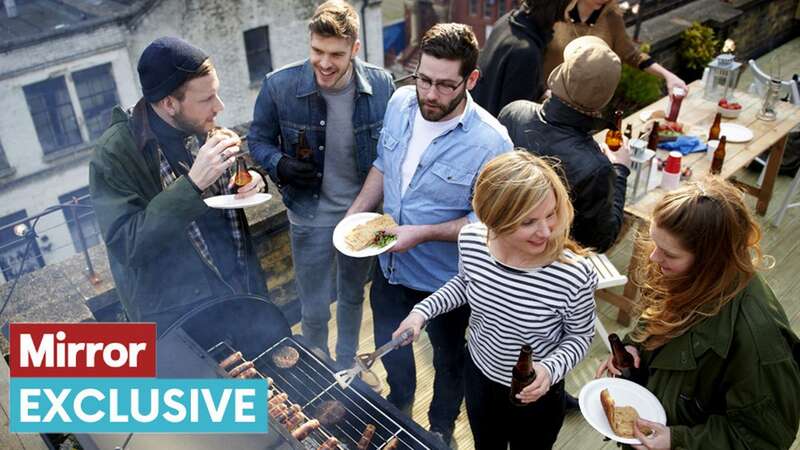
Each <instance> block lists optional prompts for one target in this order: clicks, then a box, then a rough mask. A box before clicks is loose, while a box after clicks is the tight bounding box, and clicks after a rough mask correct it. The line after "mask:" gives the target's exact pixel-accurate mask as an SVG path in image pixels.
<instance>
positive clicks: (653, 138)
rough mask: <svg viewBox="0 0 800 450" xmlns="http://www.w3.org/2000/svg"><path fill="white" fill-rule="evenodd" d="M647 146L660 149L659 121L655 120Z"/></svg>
mask: <svg viewBox="0 0 800 450" xmlns="http://www.w3.org/2000/svg"><path fill="white" fill-rule="evenodd" d="M647 148H649V149H650V150H652V151H656V150H658V121H657V120H656V121H654V122H653V128H652V129H650V137H649V138H647Z"/></svg>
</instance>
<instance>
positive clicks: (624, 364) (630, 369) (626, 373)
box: [608, 333, 636, 380]
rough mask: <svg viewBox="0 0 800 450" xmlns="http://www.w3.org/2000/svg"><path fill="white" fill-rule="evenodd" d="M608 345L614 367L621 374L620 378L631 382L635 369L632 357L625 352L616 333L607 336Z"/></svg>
mask: <svg viewBox="0 0 800 450" xmlns="http://www.w3.org/2000/svg"><path fill="white" fill-rule="evenodd" d="M608 343H609V344H611V355H612V358H613V360H614V367H616V368H617V369H619V371H620V372H622V375H621V378H624V379H626V380H631V379H632V377H633V375H634V370H635V369H636V366H635V365H634V362H633V355H631V354H630V353H628V351H627V350H625V346H624V345H622V341H621V340H620V339H619V336H617V335H616V333H611V334H609V335H608Z"/></svg>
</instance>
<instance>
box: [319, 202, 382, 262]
mask: <svg viewBox="0 0 800 450" xmlns="http://www.w3.org/2000/svg"><path fill="white" fill-rule="evenodd" d="M380 216H381V215H380V214H378V213H371V212H368V213H358V214H353V215H352V216H347V217H345V218H344V219H342V221H341V222H339V224H338V225H336V228H334V229H333V246H334V247H336V249H337V250H339V251H340V252H342V253H344V254H345V255H347V256H350V257H353V258H366V257H368V256H375V255H380V254H381V253H383V252H385V251H387V250H389V249H390V248H392V247H394V245H395V244H397V240H396V239H395V240H394V241H392V242H390V243H389V244H387V245H386V246H385V247H380V248H379V247H367V248H365V249H363V250H359V251H357V252H356V251H353V250H350V247H349V246H348V245H347V242H346V241H345V240H344V237H345V236H347V234H348V233H350V232H351V231H352V230H353V228H355V227H356V226H358V225H361V224H363V223H367V222H369V221H370V220H372V219H374V218H376V217H380Z"/></svg>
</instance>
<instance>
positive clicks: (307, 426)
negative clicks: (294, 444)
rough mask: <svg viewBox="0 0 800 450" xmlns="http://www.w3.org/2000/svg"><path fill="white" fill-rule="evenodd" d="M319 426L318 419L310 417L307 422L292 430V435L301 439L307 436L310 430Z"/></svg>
mask: <svg viewBox="0 0 800 450" xmlns="http://www.w3.org/2000/svg"><path fill="white" fill-rule="evenodd" d="M317 428H319V421H318V420H316V419H311V420H309V421H308V422H306V423H304V424H302V425H300V427H299V428H297V429H296V430H294V431H292V437H293V438H295V439H297V440H298V441H302V440H303V439H305V438H307V437H308V435H309V434H311V432H312V431H314V430H316V429H317Z"/></svg>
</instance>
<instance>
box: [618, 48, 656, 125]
mask: <svg viewBox="0 0 800 450" xmlns="http://www.w3.org/2000/svg"><path fill="white" fill-rule="evenodd" d="M640 50H641V51H642V52H643V53H648V52H649V51H650V45H649V44H646V43H645V44H642V46H641V48H640ZM663 85H664V81H663V80H662V79H661V78H659V77H657V76H655V75H652V74H649V73H647V72H645V71H643V70H639V69H638V68H636V67H631V66H628V65H627V64H624V65H623V66H622V74H621V76H620V79H619V84H618V85H617V90H616V91H615V92H614V98H613V99H612V100H611V102H609V106H608V111H609V114H610V113H612V112H613V111H615V110H617V109H619V110H622V111H625V112H626V115H627V114H630V113H631V112H633V111H638V110H640V109H642V108H644V107H645V106H647V105H649V104H651V103H653V102H655V101H656V100H658V99H660V98H661V97H663V96H664V93H663V91H662V88H663Z"/></svg>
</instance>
